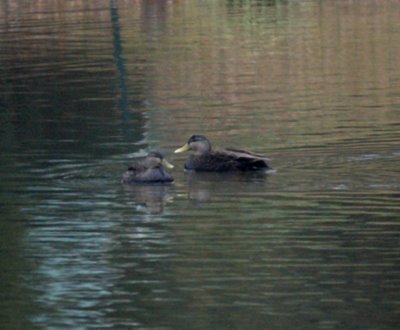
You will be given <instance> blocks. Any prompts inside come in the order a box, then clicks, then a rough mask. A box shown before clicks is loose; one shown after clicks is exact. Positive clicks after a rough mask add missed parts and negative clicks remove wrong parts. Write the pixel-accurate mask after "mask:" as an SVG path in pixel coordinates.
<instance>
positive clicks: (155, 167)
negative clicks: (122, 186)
mask: <svg viewBox="0 0 400 330" xmlns="http://www.w3.org/2000/svg"><path fill="white" fill-rule="evenodd" d="M164 166H165V167H166V168H169V169H171V168H173V167H174V166H173V165H172V164H170V163H169V162H168V161H167V160H166V159H165V158H164V156H163V155H162V154H161V153H159V152H150V153H149V154H148V155H147V156H146V158H145V159H144V160H142V161H141V162H138V163H136V164H133V165H132V166H130V167H129V168H128V170H127V171H126V172H125V173H124V174H123V175H122V183H153V182H162V183H163V182H172V181H174V179H173V178H172V176H171V174H169V173H168V172H167V171H166V169H165V168H164Z"/></svg>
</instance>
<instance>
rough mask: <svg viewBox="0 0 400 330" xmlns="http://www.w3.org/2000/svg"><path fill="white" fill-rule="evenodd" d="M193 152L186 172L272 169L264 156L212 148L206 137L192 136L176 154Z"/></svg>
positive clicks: (187, 163) (231, 149) (186, 164)
mask: <svg viewBox="0 0 400 330" xmlns="http://www.w3.org/2000/svg"><path fill="white" fill-rule="evenodd" d="M185 151H191V154H190V156H189V159H188V160H187V161H186V162H185V170H192V171H201V172H234V171H241V172H244V171H260V170H261V171H267V170H270V169H271V167H270V166H269V165H268V164H267V161H268V160H269V159H268V158H267V157H265V156H264V155H260V154H256V153H254V152H250V151H247V150H240V149H234V148H212V147H211V143H210V141H209V140H208V139H207V138H206V137H205V136H204V135H192V136H191V137H190V138H189V140H188V142H187V143H186V144H185V145H184V146H183V147H181V148H179V149H176V150H175V153H180V152H185Z"/></svg>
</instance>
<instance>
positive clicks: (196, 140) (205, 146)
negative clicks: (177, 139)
mask: <svg viewBox="0 0 400 330" xmlns="http://www.w3.org/2000/svg"><path fill="white" fill-rule="evenodd" d="M189 150H190V151H192V152H193V153H194V154H195V155H202V154H204V153H206V152H209V151H210V150H211V144H210V141H208V139H207V138H206V137H205V136H204V135H192V136H191V137H190V139H189V140H188V142H187V143H186V144H185V145H184V146H182V147H181V148H179V149H176V150H175V151H174V152H175V153H176V154H177V153H180V152H185V151H189Z"/></svg>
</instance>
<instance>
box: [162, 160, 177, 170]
mask: <svg viewBox="0 0 400 330" xmlns="http://www.w3.org/2000/svg"><path fill="white" fill-rule="evenodd" d="M161 164H163V165H164V166H165V167H166V168H174V165H172V164H171V163H170V162H169V161H167V160H166V159H165V158H163V160H162V162H161Z"/></svg>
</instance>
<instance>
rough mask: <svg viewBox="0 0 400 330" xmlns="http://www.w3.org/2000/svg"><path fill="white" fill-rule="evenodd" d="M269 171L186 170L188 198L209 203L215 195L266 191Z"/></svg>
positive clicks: (200, 202) (236, 194)
mask: <svg viewBox="0 0 400 330" xmlns="http://www.w3.org/2000/svg"><path fill="white" fill-rule="evenodd" d="M267 177H268V174H267V172H263V171H256V172H223V173H220V172H195V171H186V172H185V178H186V180H187V184H188V198H189V200H191V201H192V202H195V203H199V204H202V203H207V202H209V201H211V199H212V197H213V196H215V195H225V196H227V195H232V197H233V198H234V197H235V196H238V195H240V194H246V193H247V192H249V193H255V192H257V191H260V192H265V184H266V179H267Z"/></svg>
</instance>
